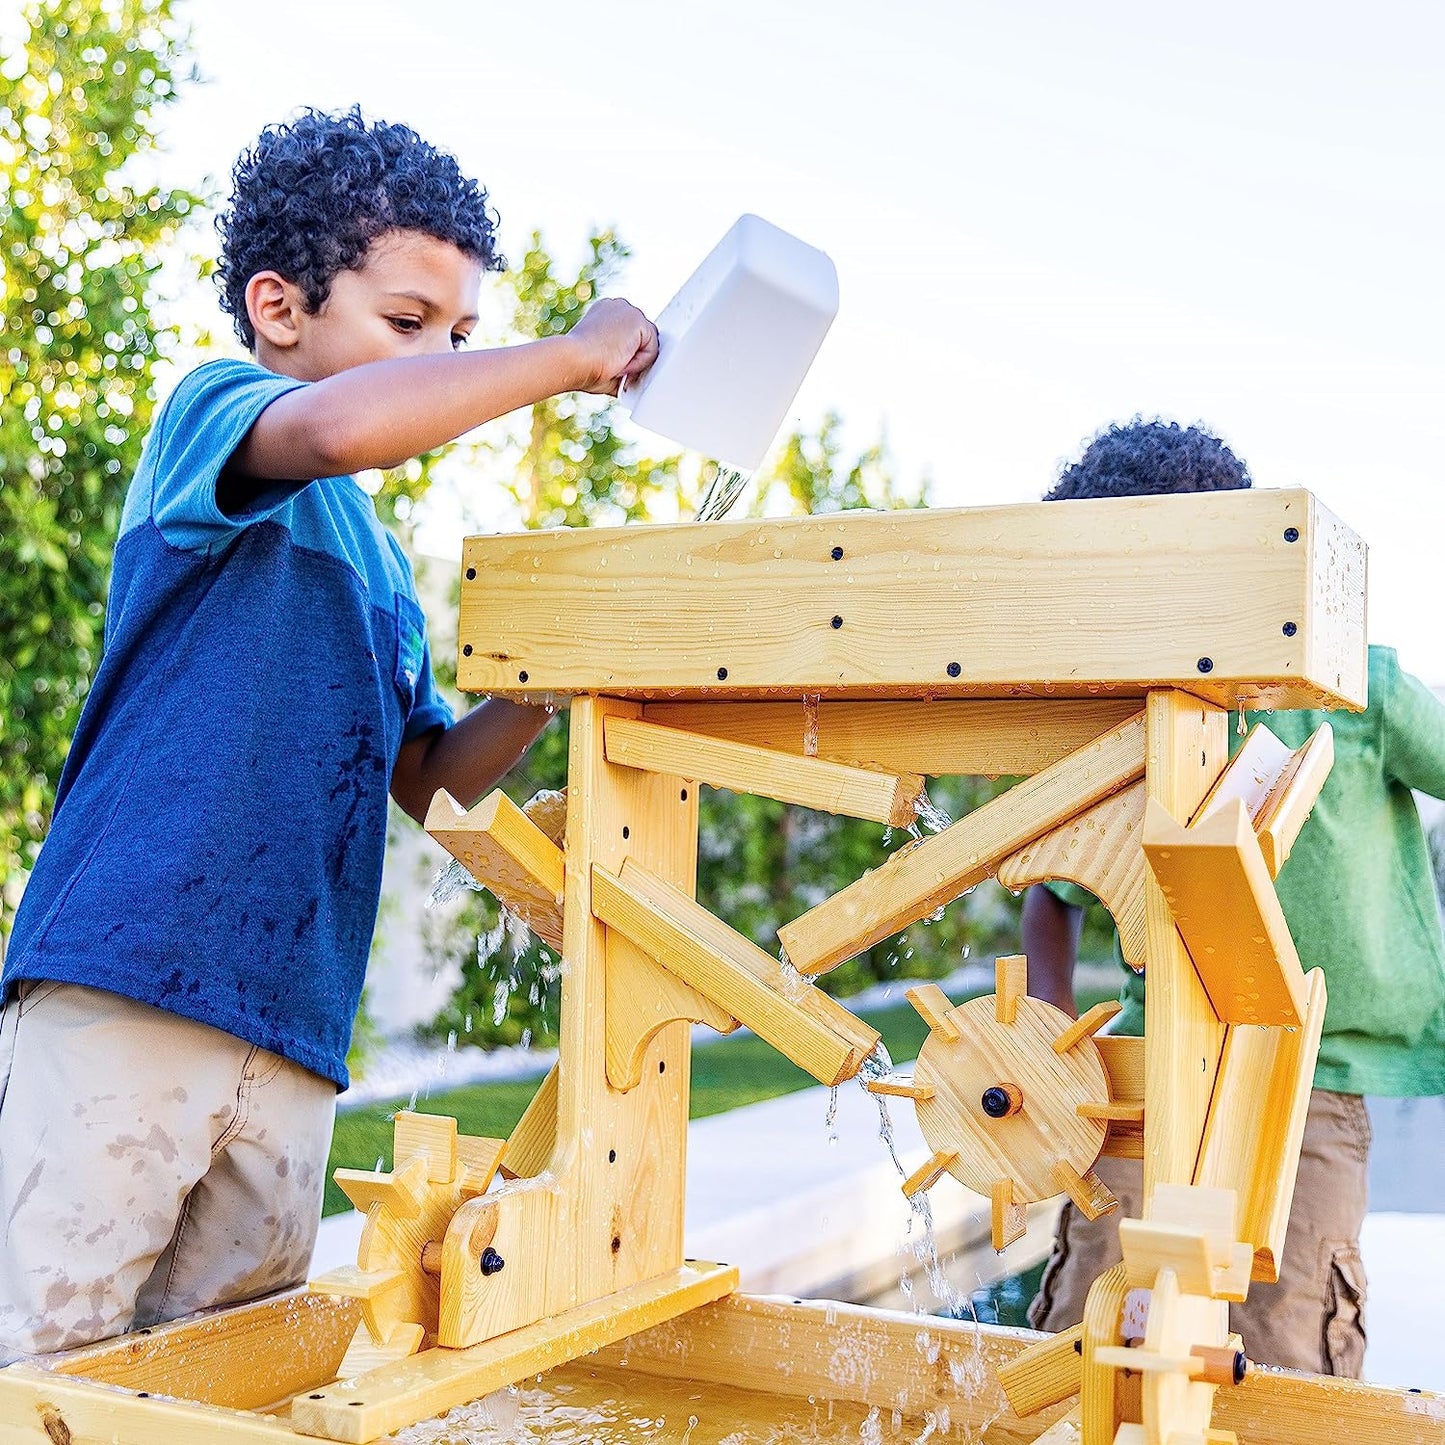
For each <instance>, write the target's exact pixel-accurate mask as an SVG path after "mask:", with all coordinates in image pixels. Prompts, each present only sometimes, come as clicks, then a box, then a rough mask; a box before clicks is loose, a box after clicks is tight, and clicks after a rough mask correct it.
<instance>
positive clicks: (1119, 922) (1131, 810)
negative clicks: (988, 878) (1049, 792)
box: [998, 779, 1145, 969]
mask: <svg viewBox="0 0 1445 1445" xmlns="http://www.w3.org/2000/svg"><path fill="white" fill-rule="evenodd" d="M1144 794H1145V789H1144V782H1143V780H1142V779H1141V780H1140V781H1139V782H1137V783H1134V784H1132V785H1131V786H1129V787H1127V788H1123V789H1121V790H1120V791H1119V792H1117V793H1115V794H1114V795H1113V796H1112V797H1108V798H1105V799H1104V800H1103V801H1102V802H1098V803H1095V804H1094V806H1093V807H1092V808H1086V809H1085V810H1084V811H1083V812H1082V813H1079V814H1077V815H1075V816H1074V817H1072V818H1070V819H1069V820H1068V821H1067V822H1065V823H1061V824H1059V826H1058V827H1057V828H1054V829H1052V830H1051V831H1050V832H1048V833H1045V834H1044V835H1043V837H1041V838H1036V839H1034V841H1033V842H1032V843H1029V844H1028V845H1027V846H1025V847H1023V848H1020V849H1019V851H1018V852H1017V853H1015V854H1014V855H1013V856H1012V857H1010V858H1006V859H1005V860H1004V861H1003V862H1002V863H1001V864H1000V865H999V869H998V881H999V882H1000V883H1002V884H1003V885H1004V887H1005V888H1012V889H1013V890H1014V891H1015V892H1020V891H1022V890H1023V889H1025V888H1028V887H1030V886H1031V885H1032V884H1035V883H1044V882H1047V881H1049V880H1050V879H1055V878H1063V879H1067V880H1068V881H1069V882H1070V883H1077V884H1078V885H1079V887H1081V888H1087V889H1088V890H1089V892H1090V893H1092V894H1093V895H1094V897H1095V898H1097V899H1098V900H1099V902H1100V903H1102V904H1103V905H1104V907H1105V908H1107V909H1108V910H1109V913H1110V915H1111V916H1112V917H1113V920H1114V926H1115V927H1116V928H1117V929H1118V932H1119V949H1120V952H1122V953H1123V955H1124V962H1125V963H1127V964H1128V965H1129V966H1130V967H1131V968H1134V969H1142V968H1143V967H1144V960H1145V937H1144V936H1145V924H1144V918H1145V914H1144V869H1145V864H1144V853H1143V848H1142V846H1141V845H1142V842H1143V833H1144V802H1145V796H1144Z"/></svg>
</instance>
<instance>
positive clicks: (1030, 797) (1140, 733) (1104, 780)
mask: <svg viewBox="0 0 1445 1445" xmlns="http://www.w3.org/2000/svg"><path fill="white" fill-rule="evenodd" d="M1143 770H1144V717H1143V714H1137V715H1135V716H1134V717H1133V718H1131V719H1130V720H1129V721H1127V722H1124V723H1121V724H1120V725H1119V726H1118V727H1116V728H1113V729H1111V730H1110V731H1109V732H1107V733H1105V734H1104V735H1103V736H1102V737H1101V738H1097V739H1096V740H1095V741H1094V742H1092V743H1087V744H1085V746H1084V747H1082V748H1080V749H1079V750H1078V752H1076V753H1071V754H1070V755H1069V756H1068V757H1067V758H1065V759H1063V760H1062V761H1061V762H1058V763H1055V764H1054V765H1053V766H1052V767H1049V768H1045V769H1044V771H1043V772H1041V773H1036V774H1034V776H1033V777H1031V778H1025V779H1024V781H1023V782H1021V783H1016V784H1015V785H1014V786H1013V787H1012V788H1010V789H1009V790H1008V792H1006V793H1004V794H1002V795H1001V796H1000V797H997V798H994V799H992V800H991V801H990V802H987V803H985V804H984V805H983V806H982V807H980V808H976V809H975V810H974V811H973V812H972V813H969V814H968V815H967V816H966V817H963V818H960V819H959V820H958V822H956V823H954V824H953V825H952V826H951V827H949V828H945V829H944V830H943V832H941V833H938V834H935V835H934V836H933V837H931V838H925V839H923V841H922V842H919V843H915V844H914V845H913V846H912V847H909V848H904V849H902V850H901V851H900V852H898V853H895V854H893V856H892V857H891V858H889V859H888V861H887V862H886V863H884V864H882V866H880V867H878V868H876V869H874V870H873V871H872V872H871V873H868V874H866V875H865V876H864V877H862V878H859V879H858V880H856V881H855V882H853V883H850V884H849V885H848V886H847V887H846V888H843V889H841V890H840V891H839V892H837V893H835V894H833V896H832V897H831V898H827V899H824V901H823V902H822V903H820V904H818V905H817V906H816V907H815V908H811V909H809V910H808V912H807V913H804V914H803V915H802V916H801V917H799V918H795V919H794V920H793V921H792V922H791V923H788V924H785V925H784V926H783V927H782V928H780V929H779V930H778V936H779V938H781V939H782V941H783V946H784V947H785V948H786V949H787V952H788V957H789V958H790V959H791V960H792V961H793V964H794V966H795V967H796V968H797V969H798V970H799V971H800V972H802V973H809V974H813V973H823V972H825V971H826V970H828V969H830V968H835V967H836V966H837V965H838V964H840V963H844V962H846V961H847V960H848V959H850V958H853V957H855V956H856V955H857V954H859V953H861V952H862V951H863V950H864V949H865V948H871V947H872V946H873V944H875V943H878V942H880V941H881V940H882V939H885V938H887V937H889V935H890V934H893V933H896V932H898V930H899V929H900V928H906V927H907V926H908V925H909V924H910V923H914V922H916V921H917V920H918V919H920V918H924V917H926V916H927V915H928V914H930V913H932V912H933V911H934V910H935V909H938V908H942V907H944V906H945V905H946V904H948V903H951V902H952V901H953V900H954V899H955V898H957V897H958V896H959V895H960V894H961V893H964V892H966V891H967V890H968V889H969V888H972V887H974V886H975V885H976V884H978V883H981V882H982V881H983V880H984V879H985V878H987V877H990V876H991V875H992V874H993V872H994V870H995V868H996V867H997V866H998V864H999V862H1000V861H1001V860H1002V859H1004V858H1006V857H1007V856H1008V855H1009V854H1010V853H1013V852H1014V851H1015V850H1017V849H1018V848H1020V847H1022V846H1023V845H1024V844H1025V843H1028V842H1030V841H1032V840H1033V839H1034V838H1037V837H1039V836H1040V835H1041V834H1043V833H1046V832H1048V831H1049V830H1050V829H1052V828H1053V827H1055V826H1056V825H1057V824H1058V823H1059V822H1061V821H1062V820H1064V819H1067V818H1070V817H1073V816H1074V814H1076V813H1078V812H1081V811H1082V810H1083V809H1085V808H1087V807H1089V806H1091V805H1092V804H1093V803H1095V802H1097V801H1099V799H1101V798H1105V797H1108V796H1109V795H1110V794H1112V793H1116V792H1118V790H1119V789H1120V788H1122V787H1125V786H1127V785H1128V784H1129V783H1132V782H1133V781H1134V780H1135V779H1136V778H1137V777H1139V776H1140V775H1141V774H1142V773H1143Z"/></svg>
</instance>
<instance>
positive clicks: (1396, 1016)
mask: <svg viewBox="0 0 1445 1445" xmlns="http://www.w3.org/2000/svg"><path fill="white" fill-rule="evenodd" d="M1249 485H1250V479H1249V474H1248V472H1247V470H1246V469H1245V468H1244V466H1243V464H1242V463H1240V462H1239V461H1238V459H1237V458H1235V457H1234V456H1233V454H1232V453H1230V452H1229V449H1228V448H1227V447H1225V446H1224V444H1223V443H1222V442H1220V441H1218V439H1217V438H1214V437H1210V436H1208V435H1207V434H1206V433H1203V432H1201V431H1199V430H1198V429H1196V428H1193V427H1190V428H1181V427H1179V426H1178V425H1177V424H1165V423H1161V422H1137V421H1136V422H1135V423H1133V424H1131V425H1128V426H1124V427H1120V426H1115V427H1111V428H1110V429H1109V430H1108V431H1107V432H1105V433H1102V434H1101V435H1100V436H1099V437H1098V438H1097V439H1096V440H1095V441H1094V442H1093V443H1092V444H1091V445H1090V447H1089V448H1088V450H1087V451H1086V452H1085V454H1084V456H1083V458H1082V459H1081V460H1080V462H1079V463H1077V464H1076V465H1075V466H1073V467H1071V468H1069V469H1068V470H1067V471H1066V472H1065V473H1064V475H1063V477H1062V478H1061V480H1060V482H1059V484H1058V486H1057V487H1055V488H1054V490H1053V491H1052V492H1051V493H1049V497H1048V498H1047V500H1061V499H1064V498H1068V497H1100V496H1139V495H1145V494H1151V493H1159V492H1178V491H1212V490H1223V489H1230V488H1238V487H1247V486H1249ZM1257 721H1263V722H1265V723H1267V725H1268V726H1269V728H1270V730H1271V731H1272V732H1273V733H1274V734H1275V735H1276V736H1277V737H1278V738H1279V739H1280V740H1281V741H1282V742H1284V743H1286V744H1288V745H1289V746H1290V747H1291V748H1294V747H1298V746H1300V745H1301V744H1302V743H1303V742H1304V741H1305V740H1306V739H1307V738H1308V737H1309V736H1310V735H1311V734H1312V733H1313V732H1314V731H1315V730H1316V729H1317V728H1318V727H1319V726H1320V724H1321V723H1323V722H1326V721H1328V722H1329V723H1330V725H1331V727H1332V728H1333V730H1334V751H1335V762H1334V767H1333V769H1332V771H1331V773H1330V776H1329V778H1328V780H1327V781H1326V783H1325V786H1324V789H1323V791H1322V792H1321V794H1320V797H1319V799H1318V801H1317V802H1316V804H1315V807H1314V810H1313V812H1312V813H1311V815H1310V819H1309V822H1308V823H1307V824H1306V825H1305V827H1304V829H1303V831H1302V832H1301V833H1300V836H1299V839H1298V840H1297V842H1296V843H1295V845H1294V848H1293V850H1292V852H1291V854H1290V857H1289V860H1288V862H1287V864H1286V865H1285V867H1284V868H1283V869H1282V870H1281V872H1280V875H1279V879H1278V880H1277V885H1276V886H1277V889H1278V893H1279V899H1280V904H1281V906H1282V907H1283V909H1284V914H1285V918H1286V919H1287V920H1288V923H1289V927H1290V932H1291V935H1292V936H1293V938H1294V941H1295V946H1296V948H1297V949H1298V951H1299V955H1300V960H1301V962H1302V963H1303V964H1304V967H1305V968H1306V969H1311V968H1316V967H1319V968H1323V969H1324V971H1325V977H1326V981H1327V983H1328V986H1329V1004H1328V1007H1327V1009H1326V1013H1325V1023H1324V1034H1323V1038H1322V1040H1321V1043H1320V1052H1319V1060H1318V1063H1317V1065H1316V1069H1315V1080H1314V1083H1315V1087H1314V1091H1313V1094H1312V1096H1311V1100H1310V1110H1309V1116H1308V1120H1307V1122H1306V1125H1305V1135H1304V1143H1303V1146H1302V1148H1301V1153H1300V1168H1299V1175H1298V1178H1297V1182H1296V1186H1295V1194H1294V1204H1293V1207H1292V1209H1291V1212H1290V1224H1289V1233H1288V1237H1287V1240H1286V1245H1285V1252H1284V1259H1283V1262H1282V1265H1281V1274H1280V1280H1279V1282H1278V1283H1277V1284H1275V1285H1263V1284H1256V1285H1254V1286H1253V1288H1251V1290H1250V1293H1249V1299H1248V1300H1247V1301H1246V1302H1245V1303H1244V1304H1243V1305H1236V1306H1234V1307H1233V1308H1232V1310H1231V1326H1232V1328H1234V1329H1236V1330H1237V1331H1239V1333H1240V1334H1241V1335H1242V1336H1243V1337H1244V1339H1245V1342H1246V1347H1247V1348H1248V1350H1249V1352H1250V1354H1251V1356H1253V1357H1254V1358H1256V1359H1258V1360H1260V1361H1261V1362H1263V1363H1267V1364H1275V1365H1283V1366H1287V1367H1290V1368H1294V1369H1306V1370H1311V1371H1314V1372H1317V1373H1323V1374H1339V1375H1349V1376H1355V1377H1357V1376H1358V1375H1359V1373H1360V1369H1361V1366H1362V1365H1363V1362H1364V1349H1365V1333H1364V1327H1363V1306H1364V1300H1365V1275H1364V1269H1363V1266H1362V1264H1361V1260H1360V1252H1359V1234H1360V1225H1361V1223H1362V1222H1363V1219H1364V1215H1365V1209H1366V1176H1367V1166H1368V1160H1369V1146H1370V1121H1369V1116H1368V1114H1367V1113H1366V1110H1365V1105H1364V1099H1363V1097H1362V1096H1363V1095H1365V1094H1379V1095H1388V1096H1393V1097H1404V1096H1412V1095H1427V1094H1441V1093H1445V942H1442V934H1441V927H1440V915H1439V910H1438V905H1437V902H1436V897H1435V889H1434V883H1433V877H1432V873H1431V867H1430V857H1429V850H1428V848H1427V847H1426V843H1425V837H1424V831H1423V829H1422V827H1421V824H1420V818H1419V815H1418V813H1417V811H1416V808H1415V803H1414V799H1413V797H1412V794H1411V790H1412V789H1417V790H1419V791H1420V792H1423V793H1428V794H1430V795H1432V796H1434V797H1445V704H1442V703H1441V702H1440V701H1439V700H1438V699H1437V698H1436V697H1435V696H1434V694H1432V693H1431V692H1430V690H1429V689H1428V688H1426V687H1425V686H1424V684H1423V683H1421V682H1420V681H1419V680H1418V679H1416V678H1414V677H1411V676H1410V675H1409V674H1408V673H1406V672H1404V671H1403V670H1402V669H1401V668H1400V665H1399V661H1398V659H1397V658H1396V656H1395V652H1394V650H1393V649H1392V648H1386V647H1371V648H1370V651H1369V706H1368V707H1367V708H1366V710H1365V711H1364V712H1362V713H1347V712H1333V713H1328V714H1327V713H1321V712H1303V711H1302V712H1278V713H1272V714H1269V715H1267V716H1265V715H1260V714H1255V715H1253V716H1252V717H1251V718H1250V723H1251V725H1252V724H1253V723H1254V722H1257ZM1240 741H1242V738H1239V737H1235V738H1233V739H1232V742H1233V744H1234V745H1235V746H1237V745H1238V743H1239V742H1240ZM1089 902H1092V899H1091V898H1090V895H1089V894H1087V893H1085V892H1084V890H1082V889H1080V888H1077V887H1076V886H1075V885H1072V884H1049V885H1046V886H1044V887H1039V888H1031V889H1029V891H1028V893H1027V895H1026V897H1025V900H1024V914H1023V946H1024V951H1025V953H1026V954H1027V955H1028V959H1029V983H1030V991H1031V992H1033V993H1035V994H1036V995H1037V996H1038V997H1040V998H1044V999H1046V1000H1048V1001H1049V1002H1051V1003H1054V1004H1056V1005H1058V1006H1059V1007H1060V1008H1063V1009H1065V1010H1066V1011H1067V1012H1069V1013H1073V1012H1075V1008H1074V994H1073V970H1074V964H1075V961H1076V958H1077V951H1078V937H1079V929H1080V925H1081V923H1082V919H1083V912H1082V910H1083V906H1084V905H1085V904H1086V903H1089ZM1115 954H1116V957H1117V958H1118V959H1119V962H1120V964H1121V966H1123V959H1122V955H1120V954H1119V952H1118V945H1117V940H1116V944H1115ZM1125 975H1126V978H1125V983H1124V988H1123V991H1122V994H1121V1000H1122V1002H1123V1004H1124V1010H1123V1012H1122V1013H1121V1014H1119V1015H1118V1017H1117V1018H1116V1019H1115V1020H1114V1023H1113V1027H1112V1030H1111V1031H1112V1032H1115V1033H1129V1034H1136V1035H1137V1034H1142V1033H1143V1032H1144V997H1145V994H1144V977H1143V975H1141V974H1136V973H1134V972H1133V971H1132V970H1131V969H1128V968H1127V966H1125ZM1098 1169H1099V1172H1100V1173H1101V1174H1102V1175H1103V1176H1104V1177H1105V1179H1106V1182H1107V1183H1109V1185H1110V1187H1111V1188H1112V1189H1113V1190H1114V1192H1115V1193H1116V1194H1117V1195H1118V1196H1119V1199H1120V1208H1119V1210H1117V1211H1115V1212H1114V1213H1113V1214H1111V1215H1106V1216H1103V1217H1102V1218H1100V1219H1098V1220H1096V1221H1094V1222H1093V1223H1092V1224H1091V1223H1089V1222H1088V1221H1085V1220H1084V1219H1083V1218H1082V1217H1081V1216H1079V1215H1078V1213H1077V1211H1076V1210H1073V1209H1072V1208H1070V1207H1068V1206H1066V1207H1065V1214H1064V1217H1063V1218H1062V1220H1061V1222H1060V1227H1059V1234H1058V1238H1057V1239H1056V1241H1055V1247H1054V1252H1053V1255H1052V1257H1051V1258H1050V1261H1049V1265H1048V1268H1047V1269H1046V1271H1045V1274H1044V1279H1043V1284H1042V1287H1041V1290H1040V1294H1039V1297H1038V1298H1037V1299H1036V1300H1035V1301H1034V1306H1033V1309H1032V1310H1031V1311H1030V1318H1031V1319H1032V1320H1033V1322H1034V1323H1035V1324H1036V1325H1038V1326H1039V1327H1040V1328H1043V1329H1050V1330H1058V1329H1065V1328H1068V1327H1069V1326H1070V1325H1072V1324H1075V1323H1077V1321H1078V1319H1079V1318H1080V1316H1081V1314H1082V1309H1083V1301H1084V1296H1085V1295H1086V1294H1087V1291H1088V1287H1089V1285H1090V1284H1091V1283H1092V1281H1093V1280H1094V1278H1095V1277H1096V1276H1097V1275H1098V1274H1099V1273H1101V1272H1102V1271H1103V1270H1104V1269H1105V1268H1107V1267H1109V1266H1110V1265H1112V1264H1113V1263H1115V1262H1116V1261H1117V1260H1118V1258H1119V1245H1118V1222H1117V1221H1118V1218H1119V1217H1120V1216H1121V1215H1124V1216H1128V1215H1134V1216H1137V1215H1138V1213H1139V1211H1140V1207H1141V1204H1142V1185H1143V1180H1142V1170H1141V1168H1140V1165H1139V1162H1138V1161H1137V1160H1126V1159H1104V1160H1100V1161H1099V1166H1098Z"/></svg>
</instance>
